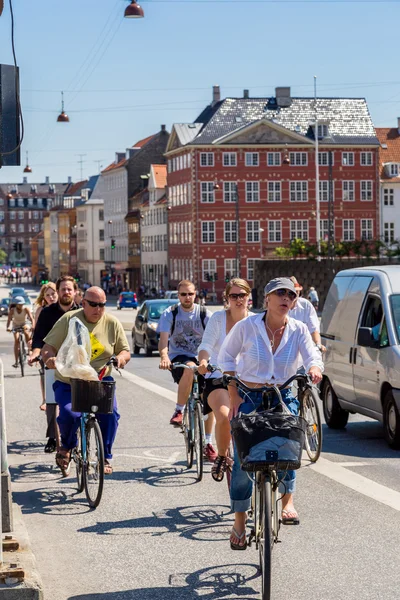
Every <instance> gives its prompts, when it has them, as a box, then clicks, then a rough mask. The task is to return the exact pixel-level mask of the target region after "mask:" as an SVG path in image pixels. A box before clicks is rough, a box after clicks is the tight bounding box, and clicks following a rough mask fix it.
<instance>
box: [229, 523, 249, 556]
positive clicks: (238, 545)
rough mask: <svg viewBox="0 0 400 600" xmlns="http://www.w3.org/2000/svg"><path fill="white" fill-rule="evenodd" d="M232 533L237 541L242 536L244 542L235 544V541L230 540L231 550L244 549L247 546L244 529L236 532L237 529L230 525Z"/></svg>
mask: <svg viewBox="0 0 400 600" xmlns="http://www.w3.org/2000/svg"><path fill="white" fill-rule="evenodd" d="M232 534H233V535H234V536H235V537H237V538H238V540H239V541H241V540H243V538H244V544H240V543H239V544H235V542H232V540H230V543H231V550H246V548H247V540H246V530H244V531H242V533H240V534H239V533H238V532H237V530H236V529H235V527H232Z"/></svg>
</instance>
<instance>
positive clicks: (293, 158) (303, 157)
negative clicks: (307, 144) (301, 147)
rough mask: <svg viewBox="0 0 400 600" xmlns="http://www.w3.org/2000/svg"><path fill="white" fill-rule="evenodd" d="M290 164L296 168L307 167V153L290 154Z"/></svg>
mask: <svg viewBox="0 0 400 600" xmlns="http://www.w3.org/2000/svg"><path fill="white" fill-rule="evenodd" d="M289 157H290V164H291V165H292V166H296V167H299V166H301V167H306V166H307V164H308V155H307V152H290V153H289Z"/></svg>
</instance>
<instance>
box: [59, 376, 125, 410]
mask: <svg viewBox="0 0 400 600" xmlns="http://www.w3.org/2000/svg"><path fill="white" fill-rule="evenodd" d="M70 383H71V410H72V411H73V412H86V413H90V412H92V413H96V414H97V413H98V414H102V415H103V414H111V413H112V412H113V408H114V395H115V381H88V380H86V379H72V378H71V379H70Z"/></svg>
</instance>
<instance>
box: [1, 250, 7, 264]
mask: <svg viewBox="0 0 400 600" xmlns="http://www.w3.org/2000/svg"><path fill="white" fill-rule="evenodd" d="M6 263H7V252H6V251H5V250H4V249H3V248H0V264H1V265H4V264H6Z"/></svg>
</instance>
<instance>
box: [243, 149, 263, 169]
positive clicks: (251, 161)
mask: <svg viewBox="0 0 400 600" xmlns="http://www.w3.org/2000/svg"><path fill="white" fill-rule="evenodd" d="M259 164H260V156H259V154H258V152H246V156H245V165H246V167H258V165H259Z"/></svg>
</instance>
